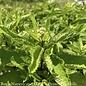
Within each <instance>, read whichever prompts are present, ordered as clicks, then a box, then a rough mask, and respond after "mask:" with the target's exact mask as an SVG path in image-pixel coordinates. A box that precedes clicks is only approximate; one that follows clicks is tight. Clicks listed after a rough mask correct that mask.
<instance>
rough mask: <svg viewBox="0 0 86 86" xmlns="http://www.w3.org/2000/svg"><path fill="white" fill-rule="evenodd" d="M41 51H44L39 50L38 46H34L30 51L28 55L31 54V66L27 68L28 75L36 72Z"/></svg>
mask: <svg viewBox="0 0 86 86" xmlns="http://www.w3.org/2000/svg"><path fill="white" fill-rule="evenodd" d="M43 51H44V49H43V48H41V47H40V46H36V47H33V48H31V49H30V54H31V58H32V60H31V64H30V66H29V67H28V70H29V72H30V73H34V72H36V70H37V68H38V66H39V63H40V59H41V56H42V54H43Z"/></svg>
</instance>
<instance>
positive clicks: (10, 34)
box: [0, 25, 20, 38]
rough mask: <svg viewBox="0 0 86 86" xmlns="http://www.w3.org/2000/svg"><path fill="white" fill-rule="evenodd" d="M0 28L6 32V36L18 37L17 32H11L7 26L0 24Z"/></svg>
mask: <svg viewBox="0 0 86 86" xmlns="http://www.w3.org/2000/svg"><path fill="white" fill-rule="evenodd" d="M0 28H1V29H2V30H3V31H4V33H5V34H7V35H8V36H11V37H12V38H20V37H19V35H18V34H16V33H14V32H12V31H11V30H9V29H8V28H7V27H5V26H3V25H1V26H0Z"/></svg>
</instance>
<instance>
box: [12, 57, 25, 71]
mask: <svg viewBox="0 0 86 86" xmlns="http://www.w3.org/2000/svg"><path fill="white" fill-rule="evenodd" d="M11 63H12V65H13V66H16V67H18V68H20V69H21V70H23V69H24V68H23V66H22V65H21V64H19V63H17V62H16V61H15V59H14V58H13V57H11Z"/></svg>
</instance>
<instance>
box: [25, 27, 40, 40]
mask: <svg viewBox="0 0 86 86" xmlns="http://www.w3.org/2000/svg"><path fill="white" fill-rule="evenodd" d="M26 31H27V32H28V34H29V35H30V36H31V37H33V38H34V39H35V40H37V41H39V37H38V35H37V34H36V33H35V32H33V31H32V30H30V29H26Z"/></svg>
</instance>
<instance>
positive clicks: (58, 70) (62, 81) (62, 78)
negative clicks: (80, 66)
mask: <svg viewBox="0 0 86 86" xmlns="http://www.w3.org/2000/svg"><path fill="white" fill-rule="evenodd" d="M54 72H55V75H54V78H55V81H56V82H57V83H58V84H59V85H61V86H71V82H70V80H69V77H68V76H67V74H66V72H65V69H64V67H63V66H62V65H61V64H58V65H57V66H54Z"/></svg>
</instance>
